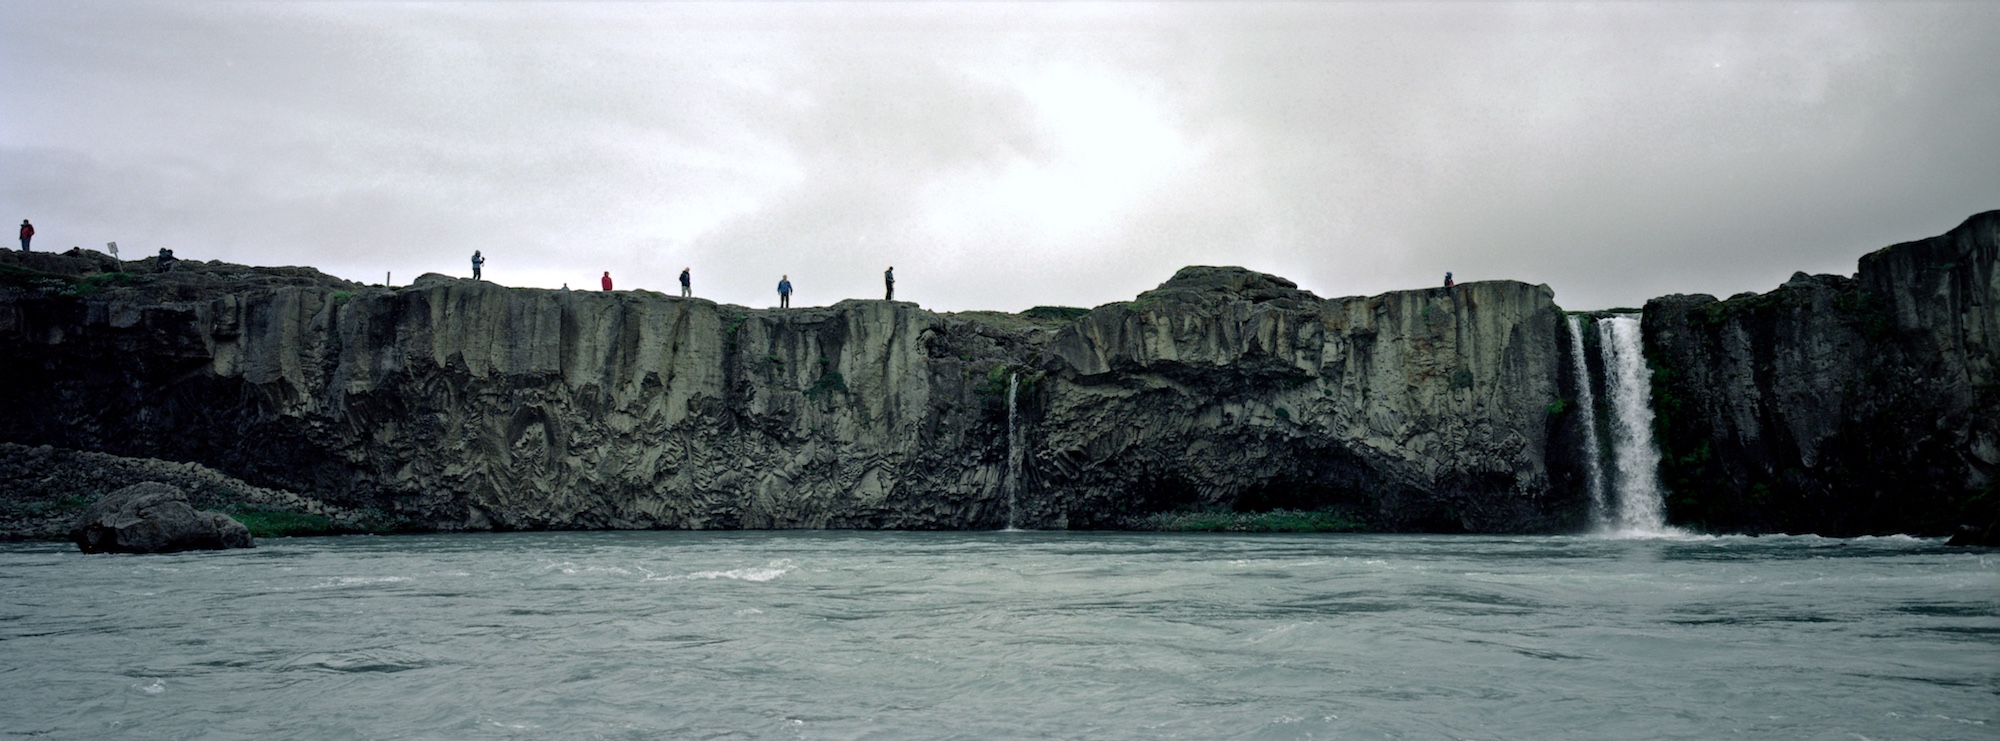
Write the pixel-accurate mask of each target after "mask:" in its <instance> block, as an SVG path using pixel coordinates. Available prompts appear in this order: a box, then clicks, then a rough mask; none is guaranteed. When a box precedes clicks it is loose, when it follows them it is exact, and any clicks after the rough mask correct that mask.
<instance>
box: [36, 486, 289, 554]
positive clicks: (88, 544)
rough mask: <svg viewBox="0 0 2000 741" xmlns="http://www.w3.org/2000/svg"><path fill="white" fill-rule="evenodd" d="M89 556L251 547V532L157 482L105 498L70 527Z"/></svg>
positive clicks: (172, 488)
mask: <svg viewBox="0 0 2000 741" xmlns="http://www.w3.org/2000/svg"><path fill="white" fill-rule="evenodd" d="M69 536H70V540H72V541H75V542H76V545H77V547H78V548H81V549H83V552H84V553H173V552H177V551H201V550H209V551H219V550H222V549H225V548H250V547H252V545H253V544H252V543H251V540H250V529H249V528H246V527H244V526H243V524H242V523H240V522H237V521H236V520H234V519H231V518H230V517H229V515H225V514H222V513H220V512H199V511H196V510H195V508H194V506H193V505H191V504H189V503H188V498H187V493H186V492H183V491H181V490H180V489H179V488H177V487H173V486H168V485H166V484H161V483H156V482H145V483H139V484H133V485H131V486H127V487H125V488H123V489H119V490H117V491H114V492H111V493H110V494H106V495H104V498H103V499H99V500H97V503H95V504H92V505H91V506H90V509H88V510H85V511H84V513H83V516H81V517H79V518H77V521H76V525H75V526H73V527H71V528H70V532H69Z"/></svg>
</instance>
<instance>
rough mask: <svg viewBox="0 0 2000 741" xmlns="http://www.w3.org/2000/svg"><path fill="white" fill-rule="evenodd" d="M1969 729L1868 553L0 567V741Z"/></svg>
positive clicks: (1972, 641) (1887, 546)
mask: <svg viewBox="0 0 2000 741" xmlns="http://www.w3.org/2000/svg"><path fill="white" fill-rule="evenodd" d="M15 735H19V736H37V737H48V738H161V739H173V738H204V739H236V738H242V739H252V738H255V739H264V738H330V739H340V738H620V739H627V738H629V739H656V738H658V739H702V738H745V739H767V738H768V739H789V738H800V739H856V738H868V739H1013V738H1063V739H1127V738H1129V739H1154V738H1187V739H1230V738H1258V739H1264V738H1269V739H1306V738H1314V739H1325V738H1356V739H1374V738H1412V739H1432V738H1471V739H1549V738H1571V739H1605V738H1632V739H1671V738H1691V739H1712V738H1721V737H1744V738H1810V739H1857V738H1867V739H1983V740H1990V739H1993V738H1995V737H1996V736H2000V555H1996V554H1995V553H1994V552H1992V551H1980V550H1953V549H1947V548H1944V547H1942V546H1941V545H1939V544H1937V543H1936V542H1935V541H1920V540H1913V539H1906V538H1883V539H1862V540H1827V539H1819V538H1810V537H1805V538H1798V537H1780V538H1720V539H1663V540H1612V539H1596V538H1582V537H1579V538H1562V537H1553V538H1551V537H1535V538H1529V537H1516V538H1492V537H1429V536H1199V535H1133V534H1103V533H1096V534H1051V533H976V534H964V533H956V534H936V533H842V532H835V533H725V534H713V533H668V532H648V533H552V534H509V535H456V536H421V537H395V538H378V537H349V538H299V539H289V540H268V541H265V542H264V543H263V544H262V545H261V546H259V547H258V548H257V549H255V550H250V551H235V552H221V553H201V554H183V555H169V556H85V555H81V554H78V553H76V552H75V551H74V549H73V548H72V547H67V546H57V545H53V544H34V545H11V546H4V547H0V736H15Z"/></svg>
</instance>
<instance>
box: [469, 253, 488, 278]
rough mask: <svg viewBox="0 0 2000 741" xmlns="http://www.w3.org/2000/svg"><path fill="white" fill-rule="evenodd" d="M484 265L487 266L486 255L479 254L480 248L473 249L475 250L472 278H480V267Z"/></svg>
mask: <svg viewBox="0 0 2000 741" xmlns="http://www.w3.org/2000/svg"><path fill="white" fill-rule="evenodd" d="M483 267H486V258H485V257H484V256H482V255H480V254H479V250H473V251H472V279H473V280H479V269H480V268H483Z"/></svg>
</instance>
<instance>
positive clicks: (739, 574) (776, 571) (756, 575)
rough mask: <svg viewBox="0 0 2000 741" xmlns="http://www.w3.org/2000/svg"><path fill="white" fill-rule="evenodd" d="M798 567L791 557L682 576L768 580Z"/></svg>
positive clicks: (755, 580)
mask: <svg viewBox="0 0 2000 741" xmlns="http://www.w3.org/2000/svg"><path fill="white" fill-rule="evenodd" d="M794 568H796V567H795V566H793V565H792V560H791V559H789V558H781V559H778V560H776V561H772V562H770V563H768V564H765V565H763V566H755V567H750V568H742V569H730V570H728V571H697V572H694V573H692V574H687V575H685V576H682V577H681V578H682V579H711V580H712V579H734V580H736V581H753V582H766V581H770V580H772V579H776V578H778V577H780V576H784V575H785V574H787V573H790V572H791V570H792V569H794Z"/></svg>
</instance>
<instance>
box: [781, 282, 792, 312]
mask: <svg viewBox="0 0 2000 741" xmlns="http://www.w3.org/2000/svg"><path fill="white" fill-rule="evenodd" d="M778 308H780V309H789V308H792V276H789V275H780V276H778Z"/></svg>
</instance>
